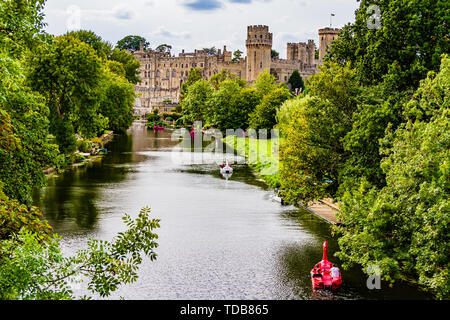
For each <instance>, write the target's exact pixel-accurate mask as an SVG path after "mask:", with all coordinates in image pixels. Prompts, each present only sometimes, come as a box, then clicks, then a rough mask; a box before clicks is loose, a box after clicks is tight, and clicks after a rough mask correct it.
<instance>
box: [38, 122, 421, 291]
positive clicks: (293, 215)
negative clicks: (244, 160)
mask: <svg viewBox="0 0 450 320" xmlns="http://www.w3.org/2000/svg"><path fill="white" fill-rule="evenodd" d="M184 142H185V146H187V147H188V148H189V149H188V150H185V149H183V148H182V147H181V146H180V145H179V144H180V141H173V140H172V139H171V131H158V132H152V131H148V130H147V129H146V128H145V127H138V126H136V127H133V128H132V130H131V131H130V134H129V135H123V136H116V137H115V139H114V140H113V141H112V142H111V143H110V144H109V145H108V146H107V148H108V151H109V153H108V155H107V156H106V157H105V158H104V159H103V160H102V161H100V162H96V163H91V164H89V165H88V166H86V167H84V168H78V169H74V170H67V171H66V172H65V173H64V174H62V175H61V176H59V177H57V178H53V179H51V180H50V181H49V185H48V187H46V188H44V189H42V190H40V191H37V192H36V193H35V203H36V205H38V206H40V207H41V208H42V210H43V212H44V213H45V216H46V218H47V219H48V220H49V222H50V224H51V225H52V226H54V227H55V230H56V231H57V232H58V233H59V234H61V235H62V236H63V240H62V245H63V248H64V250H65V252H68V253H71V252H73V251H75V250H77V249H79V247H80V246H82V245H83V244H84V243H86V241H87V239H88V238H90V237H95V238H98V239H110V238H111V237H112V236H113V235H114V234H116V233H117V232H120V231H123V224H122V220H121V217H122V216H123V214H124V213H129V214H130V215H131V216H132V217H133V216H135V215H136V214H137V213H138V212H139V210H140V209H141V208H142V207H144V206H151V208H152V215H153V216H154V217H157V218H160V219H161V229H160V230H159V231H158V234H159V236H160V238H159V244H160V246H159V248H158V260H157V261H156V262H149V261H145V262H144V264H143V265H142V267H141V270H140V271H139V276H140V278H139V281H138V282H137V283H135V284H132V285H128V286H125V287H122V288H121V289H120V290H119V291H118V292H117V293H115V294H114V295H113V296H112V298H120V297H124V298H126V299H356V298H389V297H394V298H409V299H413V298H417V297H422V296H421V295H420V293H418V292H417V290H415V289H412V288H410V287H401V286H399V287H396V288H395V289H394V290H393V291H389V290H386V289H383V290H380V291H379V292H370V291H369V290H368V289H367V288H365V277H364V275H363V274H362V273H361V271H360V270H358V269H352V270H349V271H344V272H343V278H344V285H343V288H342V289H341V290H340V291H339V292H337V293H331V294H330V293H328V292H314V291H313V290H312V289H311V281H310V278H309V271H310V269H311V267H312V266H313V265H314V264H315V263H316V262H317V261H319V260H320V259H321V257H322V242H323V241H325V240H327V241H328V242H329V250H330V260H331V257H332V253H333V252H335V251H336V250H337V243H336V240H335V239H333V238H332V236H331V234H330V232H329V225H328V224H327V223H325V222H323V221H322V220H320V219H318V218H316V217H315V216H313V215H312V214H311V213H309V212H307V211H303V210H297V209H295V208H293V207H283V206H281V205H280V204H279V203H278V202H276V201H275V200H274V193H273V191H271V190H269V189H268V188H267V187H266V185H265V184H264V182H262V181H261V180H258V179H256V177H255V176H254V174H253V173H252V171H251V170H250V169H249V168H248V167H247V166H246V165H233V168H234V171H233V176H232V177H229V180H225V179H224V178H223V177H222V176H221V174H220V170H219V166H218V165H217V163H220V161H223V158H220V155H218V156H217V155H214V154H210V155H209V156H210V157H209V161H210V162H207V163H204V162H203V161H199V160H204V159H202V158H201V157H198V155H199V154H198V153H196V152H191V151H193V150H192V149H191V147H190V146H189V144H188V143H187V142H186V141H184ZM186 151H189V152H186ZM184 156H186V157H184ZM217 157H219V158H217ZM226 157H227V158H229V159H230V160H231V157H230V155H226ZM181 158H182V159H183V160H184V161H183V162H176V161H174V159H181ZM332 261H333V262H337V263H338V264H340V262H339V261H338V260H337V259H336V258H333V260H332ZM76 293H77V294H79V295H83V294H88V293H87V292H86V291H85V290H84V289H81V290H80V291H79V292H76ZM97 298H98V297H97Z"/></svg>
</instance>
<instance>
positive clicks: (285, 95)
mask: <svg viewBox="0 0 450 320" xmlns="http://www.w3.org/2000/svg"><path fill="white" fill-rule="evenodd" d="M290 97H291V94H290V93H289V90H288V89H286V88H277V89H275V90H273V91H271V92H270V93H268V94H266V95H265V96H264V97H263V98H262V100H261V103H260V104H259V105H257V106H256V108H255V110H254V111H253V112H252V113H251V114H250V127H251V128H252V129H255V130H258V129H269V130H270V129H273V127H274V126H275V125H276V124H277V121H276V115H277V111H278V109H279V107H280V106H281V105H282V104H283V103H284V102H285V101H286V100H288V99H289V98H290Z"/></svg>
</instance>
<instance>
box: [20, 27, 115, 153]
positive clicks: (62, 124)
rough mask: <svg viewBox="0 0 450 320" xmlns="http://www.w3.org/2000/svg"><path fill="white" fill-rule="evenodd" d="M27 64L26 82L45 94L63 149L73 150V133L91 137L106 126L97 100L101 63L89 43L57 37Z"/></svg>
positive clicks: (71, 38)
mask: <svg viewBox="0 0 450 320" xmlns="http://www.w3.org/2000/svg"><path fill="white" fill-rule="evenodd" d="M28 64H29V69H30V70H29V73H28V83H29V85H30V86H31V87H32V88H33V89H35V90H36V91H38V92H40V93H41V94H42V95H43V96H44V97H45V100H46V104H47V105H48V106H49V108H50V120H51V132H52V133H53V134H55V136H56V140H57V141H58V145H59V146H60V148H61V151H62V152H64V153H67V152H71V151H72V150H73V149H74V145H73V140H72V139H73V138H72V137H73V133H74V132H78V133H80V134H82V135H83V136H85V137H87V138H91V137H96V136H97V135H98V134H99V133H101V132H102V131H103V129H105V128H106V127H107V123H108V119H107V118H104V117H103V115H102V114H101V113H100V111H99V100H98V94H99V88H100V81H101V77H102V69H101V68H102V63H101V60H100V59H99V57H98V56H97V55H96V53H95V51H94V49H92V48H91V47H90V46H89V45H87V44H86V43H84V42H81V41H80V40H78V39H76V38H73V37H72V36H62V37H57V38H55V39H54V41H53V42H52V44H51V45H50V46H48V47H47V46H45V47H42V48H41V49H40V51H39V52H38V53H36V54H35V55H33V56H32V57H31V59H30V61H29V63H28Z"/></svg>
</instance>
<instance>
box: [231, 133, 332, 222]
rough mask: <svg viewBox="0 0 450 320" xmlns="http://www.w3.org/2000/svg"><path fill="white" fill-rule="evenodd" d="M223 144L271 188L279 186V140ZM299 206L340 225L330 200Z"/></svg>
mask: <svg viewBox="0 0 450 320" xmlns="http://www.w3.org/2000/svg"><path fill="white" fill-rule="evenodd" d="M224 142H225V143H226V144H227V145H229V146H231V147H233V148H234V150H235V151H236V152H237V153H238V154H239V155H241V156H244V157H245V158H246V159H247V162H248V165H249V167H250V168H251V169H252V170H253V171H254V172H255V173H256V175H257V176H258V177H259V178H261V179H263V180H264V181H265V182H266V183H267V184H268V185H269V186H270V187H271V188H273V189H275V188H278V187H279V186H280V182H279V180H278V169H279V154H278V151H279V143H280V140H279V139H277V140H274V139H250V138H248V137H245V138H238V137H226V138H225V139H224ZM299 206H300V207H302V208H304V209H306V210H307V211H309V212H311V213H312V214H314V215H316V216H317V217H319V218H321V219H323V220H325V221H326V222H328V223H330V224H335V225H336V224H341V223H340V222H339V220H338V219H337V212H338V211H339V206H338V205H337V204H336V203H334V202H333V200H332V199H322V200H319V201H315V202H311V203H309V204H308V205H307V206H305V205H302V204H299Z"/></svg>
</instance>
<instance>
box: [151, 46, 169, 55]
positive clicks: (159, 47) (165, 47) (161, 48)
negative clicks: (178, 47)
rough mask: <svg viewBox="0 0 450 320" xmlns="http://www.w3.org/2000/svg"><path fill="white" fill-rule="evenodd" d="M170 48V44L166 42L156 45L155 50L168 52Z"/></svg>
mask: <svg viewBox="0 0 450 320" xmlns="http://www.w3.org/2000/svg"><path fill="white" fill-rule="evenodd" d="M170 50H172V46H171V45H168V44H161V45H159V46H158V47H156V49H155V51H156V52H160V53H169V54H170Z"/></svg>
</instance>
